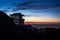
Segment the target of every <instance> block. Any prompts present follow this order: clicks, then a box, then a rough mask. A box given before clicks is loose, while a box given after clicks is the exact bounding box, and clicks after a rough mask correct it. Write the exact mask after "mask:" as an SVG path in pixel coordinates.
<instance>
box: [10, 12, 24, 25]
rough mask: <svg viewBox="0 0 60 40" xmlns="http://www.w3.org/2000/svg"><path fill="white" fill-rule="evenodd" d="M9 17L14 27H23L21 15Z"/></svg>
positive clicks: (14, 14)
mask: <svg viewBox="0 0 60 40" xmlns="http://www.w3.org/2000/svg"><path fill="white" fill-rule="evenodd" d="M10 16H11V18H12V19H13V21H14V23H15V24H16V25H19V26H23V25H24V20H25V19H23V16H24V15H22V14H21V13H13V14H11V15H10Z"/></svg>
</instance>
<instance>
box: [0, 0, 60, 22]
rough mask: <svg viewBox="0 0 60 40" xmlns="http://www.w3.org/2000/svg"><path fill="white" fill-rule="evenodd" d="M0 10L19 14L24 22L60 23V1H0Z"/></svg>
mask: <svg viewBox="0 0 60 40" xmlns="http://www.w3.org/2000/svg"><path fill="white" fill-rule="evenodd" d="M0 10H2V11H4V12H6V13H7V14H8V15H9V14H11V13H13V12H21V13H22V14H24V15H26V16H24V18H25V21H26V22H60V0H0Z"/></svg>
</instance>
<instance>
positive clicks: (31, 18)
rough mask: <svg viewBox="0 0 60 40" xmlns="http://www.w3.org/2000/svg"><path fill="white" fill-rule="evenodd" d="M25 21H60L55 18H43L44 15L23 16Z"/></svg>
mask: <svg viewBox="0 0 60 40" xmlns="http://www.w3.org/2000/svg"><path fill="white" fill-rule="evenodd" d="M25 22H60V19H56V18H48V17H47V18H44V17H25Z"/></svg>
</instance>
